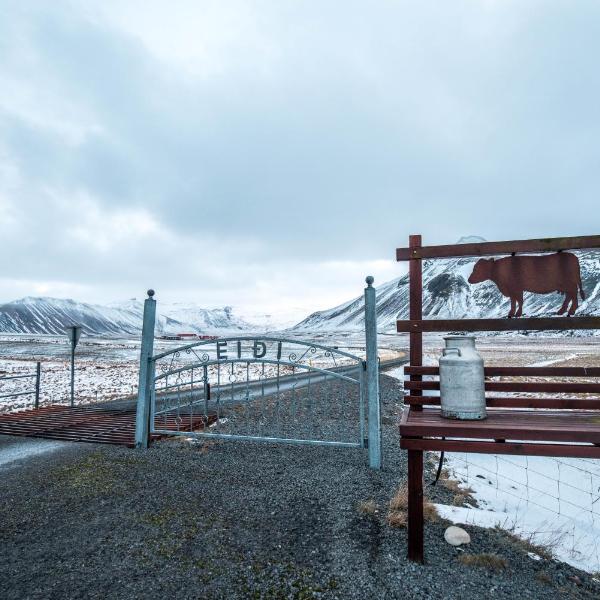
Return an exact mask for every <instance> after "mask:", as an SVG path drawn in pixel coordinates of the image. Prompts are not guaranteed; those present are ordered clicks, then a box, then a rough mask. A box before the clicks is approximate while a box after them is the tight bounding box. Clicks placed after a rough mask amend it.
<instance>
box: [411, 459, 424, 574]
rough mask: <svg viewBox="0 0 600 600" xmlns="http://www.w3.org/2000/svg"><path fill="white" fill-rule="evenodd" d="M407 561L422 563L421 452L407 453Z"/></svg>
mask: <svg viewBox="0 0 600 600" xmlns="http://www.w3.org/2000/svg"><path fill="white" fill-rule="evenodd" d="M408 559H409V560H412V561H414V562H419V563H422V562H423V451H422V450H409V451H408Z"/></svg>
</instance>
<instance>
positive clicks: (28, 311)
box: [0, 297, 252, 335]
mask: <svg viewBox="0 0 600 600" xmlns="http://www.w3.org/2000/svg"><path fill="white" fill-rule="evenodd" d="M143 306H144V305H143V302H141V301H139V300H136V299H132V300H128V301H126V302H119V303H112V304H110V305H108V306H102V305H98V304H87V303H85V302H77V301H75V300H64V299H59V298H32V297H27V298H22V299H21V300H15V301H13V302H9V303H7V304H3V305H0V332H2V333H34V334H62V333H64V329H65V327H66V326H68V325H72V324H80V325H82V327H83V331H84V333H86V334H88V335H90V334H93V335H139V334H140V333H141V330H142V314H143ZM251 328H252V326H251V325H250V324H249V323H246V322H245V321H244V320H242V319H240V318H238V317H237V316H235V315H234V314H233V312H232V310H231V308H230V307H225V308H217V309H203V308H199V307H197V306H194V305H181V304H175V305H168V304H167V305H161V304H159V305H158V314H157V316H156V333H157V334H158V335H162V334H164V333H182V332H191V333H214V332H215V331H219V330H226V331H240V330H247V329H251Z"/></svg>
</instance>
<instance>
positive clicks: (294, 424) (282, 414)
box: [150, 337, 366, 448]
mask: <svg viewBox="0 0 600 600" xmlns="http://www.w3.org/2000/svg"><path fill="white" fill-rule="evenodd" d="M364 374H365V362H364V360H363V359H361V358H359V357H358V356H354V355H352V354H349V353H347V352H343V351H341V350H338V349H336V348H330V347H326V346H321V345H318V344H312V343H308V342H304V341H297V340H293V339H284V338H271V337H231V338H220V339H218V340H214V341H213V340H210V341H202V342H196V343H194V344H189V345H187V346H183V347H181V348H175V349H173V350H169V351H167V352H163V353H162V354H158V355H157V356H154V357H152V358H151V359H150V378H151V381H152V387H151V391H150V393H151V416H150V427H151V429H150V431H151V433H157V434H173V431H172V429H168V428H167V427H166V419H167V418H169V417H173V416H175V420H176V422H177V423H181V425H186V427H185V429H186V431H180V432H179V431H178V432H176V433H175V435H185V436H190V435H192V436H197V437H205V438H223V439H246V440H254V441H269V442H275V441H279V442H287V443H294V444H328V445H332V446H348V447H356V448H361V447H364V446H365V445H366V438H365V395H364V380H365V377H364ZM199 415H201V416H202V417H203V419H204V422H205V424H206V426H205V428H204V429H203V430H201V431H197V432H194V433H191V434H190V433H189V431H190V429H191V427H187V424H188V422H189V423H190V424H191V423H192V422H193V421H194V419H196V421H197V417H198V416H199ZM163 419H164V420H165V427H164V428H162V427H161V423H162V420H163ZM182 429H183V427H182Z"/></svg>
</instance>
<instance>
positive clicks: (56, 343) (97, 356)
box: [0, 333, 402, 411]
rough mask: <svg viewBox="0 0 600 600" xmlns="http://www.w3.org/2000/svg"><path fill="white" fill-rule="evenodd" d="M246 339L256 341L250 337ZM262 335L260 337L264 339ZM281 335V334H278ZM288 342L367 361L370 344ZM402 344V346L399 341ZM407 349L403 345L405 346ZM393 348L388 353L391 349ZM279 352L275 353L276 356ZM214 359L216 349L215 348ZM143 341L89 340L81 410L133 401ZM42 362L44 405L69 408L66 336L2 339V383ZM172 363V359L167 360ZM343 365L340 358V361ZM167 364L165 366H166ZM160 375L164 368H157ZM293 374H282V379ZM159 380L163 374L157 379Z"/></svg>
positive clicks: (3, 387) (84, 346)
mask: <svg viewBox="0 0 600 600" xmlns="http://www.w3.org/2000/svg"><path fill="white" fill-rule="evenodd" d="M244 335H251V334H247V333H244ZM261 335H264V334H257V338H258V339H260V337H261ZM275 335H276V334H275ZM284 337H292V338H294V339H298V340H305V341H309V342H312V343H318V344H322V345H325V346H337V347H338V348H339V349H340V350H342V351H345V352H348V353H350V354H355V355H357V356H360V357H362V356H364V351H365V348H364V340H363V339H362V336H361V335H359V334H356V333H354V334H352V335H350V334H344V333H340V334H321V333H319V334H315V335H314V336H312V338H311V337H310V336H307V335H305V334H303V335H298V336H294V334H284ZM396 341H398V340H396ZM182 344H185V342H181V341H166V340H156V342H155V353H157V354H158V353H161V352H164V351H166V350H168V349H174V348H177V347H180V346H181V345H182ZM400 345H402V344H400ZM385 346H387V347H385ZM274 347H275V346H273V347H270V351H271V350H273V348H274ZM286 347H287V348H289V350H288V351H289V352H291V351H294V350H298V348H294V347H293V344H288V345H287V346H285V347H284V348H286ZM212 351H213V353H214V344H212ZM139 352H140V339H139V338H136V337H133V336H132V337H128V338H112V339H111V338H102V337H85V336H83V337H82V338H81V341H80V343H79V345H78V347H77V350H76V358H75V395H76V402H77V403H78V404H88V403H92V402H99V401H105V400H111V399H114V398H123V397H129V396H133V395H135V394H136V393H137V386H138V373H139ZM397 355H398V352H397V351H396V350H394V348H393V344H386V343H382V348H381V358H382V359H384V360H385V359H386V358H393V357H395V356H397ZM190 359H191V360H193V355H188V356H187V357H186V355H185V354H182V355H181V357H179V358H178V359H177V360H178V361H180V362H182V363H183V362H185V361H186V360H190ZM38 360H39V361H40V362H41V369H42V377H41V387H40V404H41V405H45V404H61V403H67V402H68V399H69V397H70V396H69V395H70V347H69V345H68V343H67V340H66V337H65V336H52V335H36V336H33V335H0V378H2V377H5V376H12V375H26V374H33V373H35V363H36V361H38ZM166 360H167V361H169V360H170V357H169V358H168V359H166ZM337 360H338V364H339V357H338V359H337ZM306 361H310V364H312V365H313V366H315V367H326V366H327V364H328V363H330V362H331V359H330V358H328V357H326V356H324V355H323V353H322V352H318V353H315V354H314V355H313V354H309V355H307V357H306ZM164 362H165V361H163V364H164ZM258 368H259V367H258V366H252V367H251V371H252V373H251V377H250V378H251V379H257V378H259V377H271V376H274V375H275V374H276V372H277V367H276V366H266V367H265V371H264V373H263V372H262V371H261V372H259V371H258V370H257V369H258ZM157 369H158V371H159V372H160V365H157ZM286 373H287V371H286V370H285V369H284V368H282V369H281V373H280V374H281V375H284V374H286ZM157 374H158V373H157ZM209 374H210V375H211V382H216V381H217V379H218V378H219V376H220V375H222V376H223V377H225V376H226V377H227V378H229V377H230V373H224V369H223V368H221V374H220V375H219V374H218V373H217V371H216V369H215V368H214V367H213V368H211V369H210V373H209ZM233 375H234V377H235V379H236V380H238V381H239V380H241V379H244V378H245V377H246V373H245V367H244V366H243V365H236V366H235V367H234V374H233ZM34 382H35V380H34V379H33V378H30V379H18V380H9V381H1V380H0V395H3V394H8V393H13V392H14V393H17V392H23V391H30V390H31V391H33V390H34V387H35V383H34ZM33 403H34V395H33V394H31V395H28V396H19V397H16V398H0V410H2V411H7V410H22V409H26V408H32V407H33Z"/></svg>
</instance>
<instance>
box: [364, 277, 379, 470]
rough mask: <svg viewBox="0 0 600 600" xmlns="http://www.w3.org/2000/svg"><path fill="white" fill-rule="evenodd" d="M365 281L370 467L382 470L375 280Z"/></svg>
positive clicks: (367, 279) (369, 278) (368, 278)
mask: <svg viewBox="0 0 600 600" xmlns="http://www.w3.org/2000/svg"><path fill="white" fill-rule="evenodd" d="M365 281H366V282H367V287H366V288H365V338H366V349H367V405H368V407H369V409H368V410H369V466H370V467H371V468H372V469H381V414H380V407H379V362H378V359H377V312H376V292H375V288H374V287H373V282H374V281H375V279H374V278H373V277H372V276H371V275H369V276H368V277H367V278H366V279H365Z"/></svg>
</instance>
